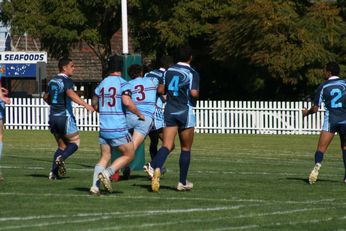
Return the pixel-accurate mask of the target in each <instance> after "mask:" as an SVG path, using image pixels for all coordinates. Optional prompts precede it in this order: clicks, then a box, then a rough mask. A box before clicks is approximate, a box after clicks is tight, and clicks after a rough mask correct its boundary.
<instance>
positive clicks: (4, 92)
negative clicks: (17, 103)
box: [1, 87, 8, 96]
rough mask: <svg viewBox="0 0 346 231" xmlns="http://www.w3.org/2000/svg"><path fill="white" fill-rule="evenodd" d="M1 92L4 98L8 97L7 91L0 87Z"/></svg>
mask: <svg viewBox="0 0 346 231" xmlns="http://www.w3.org/2000/svg"><path fill="white" fill-rule="evenodd" d="M1 91H2V94H3V95H5V96H6V95H8V90H7V89H6V88H4V87H2V88H1Z"/></svg>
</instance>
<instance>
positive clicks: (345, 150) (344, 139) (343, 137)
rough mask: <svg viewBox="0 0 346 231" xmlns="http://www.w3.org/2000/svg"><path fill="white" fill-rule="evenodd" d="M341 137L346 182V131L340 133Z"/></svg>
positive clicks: (345, 181)
mask: <svg viewBox="0 0 346 231" xmlns="http://www.w3.org/2000/svg"><path fill="white" fill-rule="evenodd" d="M339 137H340V144H341V150H342V160H343V162H344V167H345V175H344V183H346V133H339Z"/></svg>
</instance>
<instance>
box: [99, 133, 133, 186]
mask: <svg viewBox="0 0 346 231" xmlns="http://www.w3.org/2000/svg"><path fill="white" fill-rule="evenodd" d="M112 146H113V147H115V146H117V149H118V151H119V152H120V153H121V156H120V157H118V158H117V159H115V160H114V161H113V163H112V164H111V165H110V166H109V167H108V168H106V169H105V170H103V171H102V172H101V173H100V174H99V179H100V180H101V182H102V183H103V185H104V186H105V188H106V189H107V190H108V191H109V192H111V191H112V185H111V181H110V176H112V175H113V174H114V173H115V172H116V171H118V170H120V169H122V168H124V167H125V166H127V165H128V164H129V163H130V162H131V161H132V160H133V158H134V154H135V150H134V146H133V142H132V138H131V136H130V135H129V134H128V135H126V137H125V138H121V139H118V140H117V141H116V144H113V145H112Z"/></svg>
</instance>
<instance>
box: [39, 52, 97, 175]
mask: <svg viewBox="0 0 346 231" xmlns="http://www.w3.org/2000/svg"><path fill="white" fill-rule="evenodd" d="M58 68H59V72H60V73H59V74H58V75H56V76H54V77H53V78H52V79H51V80H50V81H49V83H48V90H47V92H45V94H44V96H43V99H44V100H45V101H46V102H47V103H48V104H49V105H50V114H49V128H50V131H51V133H52V134H53V135H54V138H55V140H56V142H57V144H58V148H57V149H56V151H55V153H54V157H53V163H52V168H51V172H50V173H49V177H48V178H49V179H50V180H55V179H56V178H57V177H58V176H59V174H60V175H61V176H63V175H65V173H66V168H65V160H66V159H67V158H68V157H70V156H71V155H72V154H73V153H74V152H76V151H77V149H78V147H79V143H80V138H79V133H78V128H77V124H76V119H75V117H74V115H73V111H72V101H73V102H75V103H77V104H79V105H82V106H84V107H85V108H86V109H87V110H89V111H91V112H93V111H94V108H93V107H92V106H91V105H89V104H87V103H86V102H84V100H82V99H81V98H80V97H79V96H78V95H77V94H76V93H75V92H74V91H73V86H74V84H73V81H72V80H71V76H72V75H73V72H74V69H75V66H74V63H73V61H72V60H71V59H68V58H62V59H60V60H59V63H58ZM58 173H59V174H58Z"/></svg>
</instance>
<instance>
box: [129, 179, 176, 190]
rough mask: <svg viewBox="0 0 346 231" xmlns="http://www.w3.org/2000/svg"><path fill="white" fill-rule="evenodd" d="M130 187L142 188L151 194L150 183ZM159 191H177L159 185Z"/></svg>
mask: <svg viewBox="0 0 346 231" xmlns="http://www.w3.org/2000/svg"><path fill="white" fill-rule="evenodd" d="M132 186H134V187H141V188H144V189H146V190H148V192H151V184H150V181H148V184H133V185H132ZM161 190H173V191H177V189H176V188H175V187H170V186H164V185H160V191H161Z"/></svg>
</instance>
